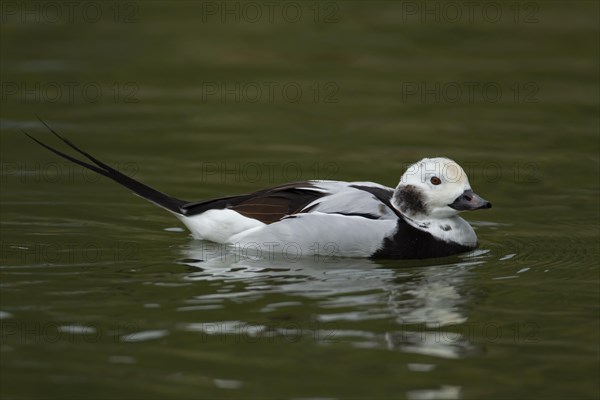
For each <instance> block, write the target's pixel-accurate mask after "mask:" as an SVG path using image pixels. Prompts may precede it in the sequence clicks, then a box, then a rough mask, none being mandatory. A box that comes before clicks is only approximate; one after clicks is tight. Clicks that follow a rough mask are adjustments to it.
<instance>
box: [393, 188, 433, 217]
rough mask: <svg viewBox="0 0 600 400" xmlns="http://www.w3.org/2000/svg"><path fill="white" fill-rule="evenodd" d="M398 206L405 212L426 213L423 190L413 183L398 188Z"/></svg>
mask: <svg viewBox="0 0 600 400" xmlns="http://www.w3.org/2000/svg"><path fill="white" fill-rule="evenodd" d="M398 194H399V196H397V197H398V200H399V203H400V204H399V206H400V210H401V211H402V212H403V213H407V214H427V210H426V208H425V203H424V202H423V192H421V191H420V190H419V189H417V188H416V187H415V186H413V185H407V186H403V187H402V188H400V192H399V193H398Z"/></svg>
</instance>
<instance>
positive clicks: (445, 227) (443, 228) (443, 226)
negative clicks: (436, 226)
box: [440, 225, 452, 232]
mask: <svg viewBox="0 0 600 400" xmlns="http://www.w3.org/2000/svg"><path fill="white" fill-rule="evenodd" d="M440 228H442V230H443V231H446V232H448V231H451V230H452V228H451V227H450V225H442V226H440Z"/></svg>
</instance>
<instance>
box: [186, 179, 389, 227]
mask: <svg viewBox="0 0 600 400" xmlns="http://www.w3.org/2000/svg"><path fill="white" fill-rule="evenodd" d="M392 194H393V190H392V189H391V188H387V187H385V186H381V185H378V184H375V183H372V182H340V181H302V182H292V183H287V184H284V185H280V186H275V187H272V188H268V189H264V190H260V191H257V192H254V193H250V194H244V195H239V196H231V197H224V198H218V199H212V200H205V201H201V202H193V203H188V204H185V205H184V206H183V207H182V210H183V211H184V215H185V216H188V217H192V216H194V215H199V214H202V213H204V212H206V211H209V210H223V209H228V210H232V211H235V212H237V213H239V214H241V215H242V216H244V217H247V218H251V219H255V220H258V221H260V222H262V223H263V224H271V223H273V222H277V221H280V220H281V219H283V218H285V217H289V216H291V215H295V214H305V213H313V212H319V213H325V214H338V215H347V216H359V217H364V218H368V219H393V218H396V214H395V212H394V209H393V207H391V205H390V199H391V197H392Z"/></svg>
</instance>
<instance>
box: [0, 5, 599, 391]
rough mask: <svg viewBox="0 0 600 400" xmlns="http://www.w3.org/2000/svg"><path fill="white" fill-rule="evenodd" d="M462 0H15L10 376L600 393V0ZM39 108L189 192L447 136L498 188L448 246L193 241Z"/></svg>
mask: <svg viewBox="0 0 600 400" xmlns="http://www.w3.org/2000/svg"><path fill="white" fill-rule="evenodd" d="M474 3H476V5H475V6H474V7H475V8H474V9H473V14H472V18H471V17H470V15H471V14H469V10H468V9H466V8H465V7H466V6H464V5H463V6H460V4H462V3H454V4H459V8H458V11H460V12H461V13H462V14H461V15H462V17H461V18H460V19H458V20H456V18H457V17H456V13H455V11H456V10H453V9H450V8H448V6H447V5H446V3H441V2H428V5H427V7H430V8H428V9H427V10H429V11H427V10H425V9H424V8H423V7H425V6H426V5H425V4H424V3H420V2H396V3H394V2H323V3H319V4H318V5H317V4H316V3H310V2H303V3H300V2H284V3H275V4H276V7H275V6H273V7H274V8H273V14H272V16H271V14H270V13H269V9H268V8H267V6H265V5H264V4H263V3H251V6H244V4H245V3H237V2H230V3H227V4H228V5H224V4H225V3H221V2H187V1H186V2H183V1H182V2H168V3H167V2H160V1H152V2H122V3H113V2H88V6H87V7H88V8H89V7H96V11H98V10H100V12H101V15H100V17H99V18H98V17H97V16H98V15H99V14H97V13H96V14H94V13H93V12H94V10H93V9H92V8H89V9H88V8H85V12H86V14H83V11H84V6H83V5H82V6H81V8H75V9H74V11H73V13H72V17H69V15H71V14H68V9H67V6H66V5H65V4H64V3H60V2H54V3H53V4H55V5H56V4H58V6H57V7H58V11H59V12H62V16H61V17H60V18H58V20H56V18H57V14H56V13H55V12H56V10H55V9H51V8H48V7H47V6H44V5H43V4H45V3H41V2H39V3H38V2H8V1H5V2H3V3H2V7H5V8H3V9H2V13H1V17H2V25H1V28H0V29H1V37H0V44H1V46H0V47H1V50H0V55H1V62H0V71H1V75H2V76H1V80H2V99H1V103H0V105H1V117H0V123H1V130H0V134H1V156H2V174H1V179H2V180H1V185H2V191H1V202H0V204H1V249H0V250H1V260H2V261H1V267H0V276H1V286H0V296H1V298H0V310H1V313H0V329H1V330H0V333H1V337H0V340H1V341H0V395H1V396H2V398H7V399H9V398H13V399H19V398H56V399H82V398H102V399H104V398H161V399H163V398H181V399H192V398H264V397H269V398H290V399H291V398H375V397H377V398H409V399H437V398H444V399H454V398H466V399H484V398H486V399H487V398H540V399H541V398H561V399H563V398H564V399H566V398H569V399H575V398H576V399H591V398H598V397H599V396H600V393H599V392H600V390H599V383H598V376H599V372H600V371H599V366H600V361H599V357H600V353H599V342H598V337H599V336H598V335H599V308H600V307H599V300H600V299H599V273H598V258H599V244H598V222H599V203H598V198H599V197H598V190H599V183H598V181H599V179H598V178H599V156H598V154H599V147H600V146H599V136H598V134H599V118H598V106H599V90H598V89H599V85H598V83H599V82H598V68H599V46H598V40H599V39H598V38H599V36H598V35H599V29H598V20H599V12H598V3H597V2H593V1H579V2H578V1H572V2H552V1H540V2H526V3H525V2H524V3H518V2H510V3H508V2H506V3H485V2H484V3H479V2H474ZM90 4H91V5H90ZM252 4H254V6H252ZM490 4H491V5H490ZM494 4H495V6H494ZM23 7H29V8H27V9H26V10H29V11H27V12H25V11H24V8H23ZM222 7H231V8H228V9H226V10H225V11H227V10H229V11H227V12H225V13H223V12H224V11H223V9H222ZM236 7H237V8H236ZM243 7H246V8H243ZM251 7H254V9H251ZM436 7H437V8H436ZM494 7H496V9H499V10H500V12H501V14H497V13H496V14H494V13H493V12H494ZM284 9H285V12H286V13H287V14H285V15H284V14H282V12H283V11H282V10H284ZM484 9H485V12H486V13H487V14H485V15H483V14H482V12H483V10H484ZM232 10H233V11H232ZM298 10H299V11H298ZM431 10H433V11H431ZM436 10H438V11H436ZM496 11H497V10H496ZM256 12H261V13H262V14H261V15H262V17H260V18H258V17H257V15H258V14H256ZM294 12H296V14H294ZM297 12H300V13H301V14H300V16H301V17H300V18H298V14H297ZM432 13H433V14H432ZM498 15H499V17H498ZM236 18H237V19H236ZM257 18H258V19H257ZM96 19H98V21H95V20H96ZM296 19H298V21H296ZM35 114H39V115H40V116H42V117H43V118H45V119H46V120H47V121H48V122H49V123H51V124H52V125H53V126H54V127H55V128H57V129H58V130H60V131H61V132H62V133H64V134H65V135H66V136H68V137H69V138H70V139H72V140H73V141H75V142H76V143H77V144H79V145H81V146H82V147H83V148H84V149H87V150H88V151H90V152H92V153H93V154H95V155H97V156H98V157H99V158H101V159H103V160H104V161H106V162H109V163H111V164H112V165H114V166H117V167H118V168H119V169H121V170H123V171H125V172H127V173H129V174H130V175H132V176H134V177H135V178H137V179H140V180H142V181H144V182H146V183H148V184H150V185H152V186H155V187H157V188H159V189H160V190H163V191H165V192H167V193H170V194H172V195H174V196H177V197H180V198H183V199H187V200H199V199H203V198H210V197H217V196H223V195H229V194H236V193H243V192H247V191H251V190H255V189H259V188H262V187H265V186H269V185H274V184H278V183H282V182H285V181H289V180H295V179H315V178H319V179H340V180H369V181H376V182H379V183H382V184H386V185H388V186H395V185H396V183H397V181H398V179H399V177H400V175H401V173H402V172H403V170H404V168H405V167H406V166H407V164H408V163H411V162H414V161H416V160H418V159H419V158H421V157H425V156H438V155H444V156H447V157H451V158H453V159H455V160H457V161H458V162H459V163H461V164H462V165H463V166H465V169H466V170H467V172H468V173H469V176H470V180H471V184H472V186H473V188H474V189H475V191H476V192H478V193H479V194H481V195H482V196H483V197H485V198H486V199H488V200H490V201H491V202H492V203H493V204H494V208H492V209H491V210H486V211H478V212H475V213H471V214H468V215H466V218H467V219H468V220H469V221H470V222H471V223H472V224H473V226H474V227H475V229H476V232H477V235H478V238H479V241H480V244H481V246H480V249H478V250H477V251H475V252H473V253H470V254H465V255H461V256H457V257H450V258H444V259H434V260H421V261H381V262H372V261H365V260H355V259H323V258H315V257H303V258H301V259H296V258H294V257H290V256H289V255H287V258H286V257H284V258H282V257H277V258H275V259H268V258H267V259H262V260H246V261H241V260H236V259H232V258H227V257H222V258H223V259H222V261H223V262H222V263H221V264H220V265H203V264H202V263H198V262H195V260H198V259H203V258H204V257H206V256H207V254H215V253H216V252H218V251H219V249H218V248H215V247H214V246H210V245H208V244H206V243H200V242H196V241H194V240H192V239H191V237H190V236H189V234H188V233H187V232H186V231H183V230H181V229H178V228H181V227H182V226H181V225H180V224H179V222H178V221H177V220H176V219H175V218H173V217H172V216H171V215H169V214H168V213H166V212H164V211H162V210H160V209H158V208H156V207H155V206H153V205H152V204H150V203H147V202H145V201H143V200H141V199H139V198H137V197H136V196H132V195H131V194H130V193H128V191H127V190H124V189H122V188H120V187H118V186H117V185H116V184H114V183H113V182H110V181H108V180H106V179H103V178H96V177H94V176H93V175H92V174H91V173H84V172H82V170H81V169H80V168H78V167H75V166H71V165H69V164H68V163H67V162H63V161H62V160H61V159H58V158H57V157H56V156H54V155H53V154H51V153H49V152H47V151H45V150H44V149H42V148H40V147H39V146H37V145H36V144H35V143H33V142H31V141H29V140H28V139H27V138H26V137H24V136H23V135H21V134H20V132H19V128H23V129H26V130H28V131H30V132H31V133H35V134H36V135H37V136H38V137H39V138H42V139H43V140H46V141H49V142H51V143H53V144H57V142H56V140H54V139H53V138H52V137H51V135H49V134H48V133H47V132H46V131H45V130H44V129H43V127H42V126H41V125H40V123H39V122H37V120H36V118H35Z"/></svg>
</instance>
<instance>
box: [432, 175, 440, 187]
mask: <svg viewBox="0 0 600 400" xmlns="http://www.w3.org/2000/svg"><path fill="white" fill-rule="evenodd" d="M431 183H433V184H434V185H436V186H437V185H439V184H440V183H442V180H441V179H440V178H438V177H437V176H434V177H433V178H431Z"/></svg>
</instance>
